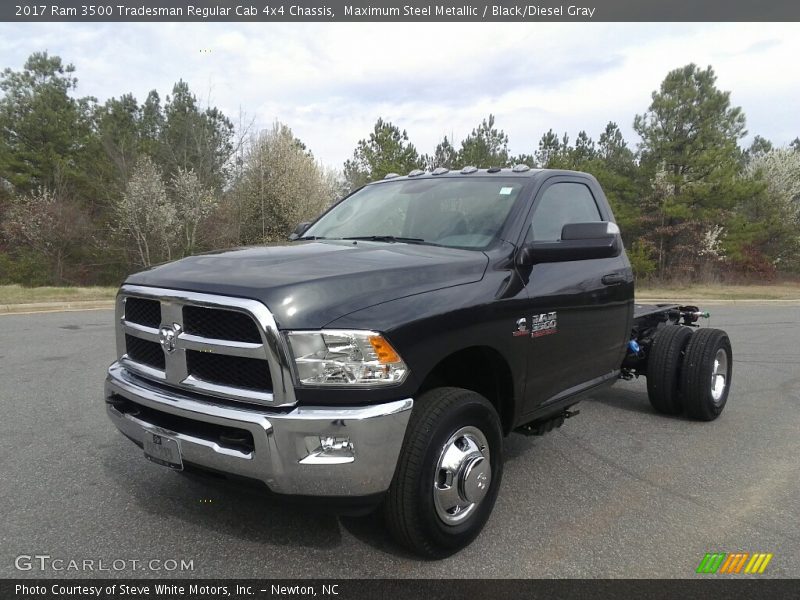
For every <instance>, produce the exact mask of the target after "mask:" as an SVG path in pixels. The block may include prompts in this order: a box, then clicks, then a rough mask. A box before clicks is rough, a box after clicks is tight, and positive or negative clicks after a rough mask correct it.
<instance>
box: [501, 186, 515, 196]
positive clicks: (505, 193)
mask: <svg viewBox="0 0 800 600" xmlns="http://www.w3.org/2000/svg"><path fill="white" fill-rule="evenodd" d="M513 189H514V188H511V187H503V188H500V195H501V196H510V195H511V192H512V191H513Z"/></svg>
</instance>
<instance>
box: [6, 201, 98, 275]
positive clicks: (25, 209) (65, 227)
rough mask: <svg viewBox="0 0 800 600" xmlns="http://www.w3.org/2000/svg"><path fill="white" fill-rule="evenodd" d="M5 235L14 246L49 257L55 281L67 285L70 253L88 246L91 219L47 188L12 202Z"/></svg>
mask: <svg viewBox="0 0 800 600" xmlns="http://www.w3.org/2000/svg"><path fill="white" fill-rule="evenodd" d="M2 229H3V234H4V235H5V237H6V238H7V239H8V240H9V241H10V242H11V243H12V244H18V245H20V246H25V247H28V248H30V249H31V250H33V251H34V252H36V253H38V254H40V255H42V256H44V257H46V259H47V260H48V261H49V262H50V263H51V265H52V268H53V275H54V279H55V281H56V282H58V283H62V282H64V279H65V278H64V265H65V260H66V258H67V256H68V255H69V254H70V252H71V251H72V250H73V249H75V248H78V247H79V246H80V245H81V244H85V243H86V237H87V236H88V235H89V229H90V228H89V219H88V217H87V215H86V213H85V211H83V210H82V209H81V207H80V206H79V205H78V204H77V203H75V202H72V201H71V200H69V199H68V198H66V197H60V196H59V195H58V194H57V193H56V192H54V191H52V190H50V189H49V188H46V187H41V188H39V189H37V190H36V191H34V192H32V193H30V194H26V195H24V196H21V197H17V198H12V200H11V203H10V208H9V209H8V211H7V214H6V219H5V223H4V224H3V227H2Z"/></svg>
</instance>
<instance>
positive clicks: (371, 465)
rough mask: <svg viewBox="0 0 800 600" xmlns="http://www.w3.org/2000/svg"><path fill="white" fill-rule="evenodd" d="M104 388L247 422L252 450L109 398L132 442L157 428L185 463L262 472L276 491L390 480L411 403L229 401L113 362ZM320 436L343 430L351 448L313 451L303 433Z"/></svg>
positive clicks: (233, 423)
mask: <svg viewBox="0 0 800 600" xmlns="http://www.w3.org/2000/svg"><path fill="white" fill-rule="evenodd" d="M105 396H106V401H107V402H108V401H109V400H112V401H113V399H114V398H115V397H116V398H122V399H124V400H128V401H130V402H133V403H135V404H138V405H140V406H143V407H146V408H147V409H151V410H153V411H157V412H158V413H166V414H167V415H172V417H179V418H182V419H187V420H189V422H200V423H206V424H211V425H213V426H218V427H225V428H233V429H239V430H246V431H248V432H250V434H252V437H253V448H252V450H248V449H243V448H241V447H238V448H237V447H236V446H232V447H229V446H226V445H224V444H223V443H220V440H219V439H217V438H214V437H213V436H211V435H209V436H207V437H199V436H198V435H197V434H190V433H187V432H185V431H184V432H180V431H173V430H171V429H168V428H164V427H161V426H159V425H158V424H157V423H152V422H149V421H148V420H147V417H146V416H142V411H138V412H137V411H120V410H118V408H117V407H115V405H114V403H113V402H108V403H107V405H106V406H107V411H108V415H109V417H110V418H111V420H112V421H113V423H114V425H116V427H117V429H119V430H120V431H121V432H122V433H123V434H125V435H126V436H127V437H129V438H130V439H132V440H133V441H135V442H136V443H137V444H140V445H141V444H142V443H143V440H144V435H145V433H146V432H147V431H152V432H156V433H162V434H163V435H167V436H170V437H173V438H175V439H177V440H178V443H179V445H180V449H181V455H182V457H183V460H184V462H185V463H189V464H192V465H196V466H200V467H205V468H208V469H212V470H215V471H219V472H222V473H229V474H232V475H238V476H242V477H248V478H251V479H256V480H260V481H262V482H263V483H265V484H266V485H267V486H268V487H269V488H270V490H272V491H273V492H275V493H279V494H298V495H304V496H334V497H335V496H339V497H358V496H367V495H370V494H376V493H380V492H384V491H386V490H387V489H388V488H389V484H390V483H391V481H392V477H393V475H394V470H395V466H396V464H397V459H398V456H399V454H400V448H401V446H402V444H403V437H404V436H405V432H406V426H407V425H408V419H409V417H410V416H411V407H412V406H413V404H414V401H413V400H411V399H410V398H409V399H405V400H397V401H395V402H388V403H385V404H378V405H373V406H359V407H305V406H304V407H297V408H295V409H293V410H291V412H271V411H269V410H267V409H265V408H263V407H255V406H252V405H248V406H245V405H243V406H241V407H238V406H237V407H234V406H232V405H231V404H230V403H228V404H222V403H218V402H215V401H214V400H213V399H208V400H206V399H202V400H200V399H197V397H193V396H190V395H187V394H184V393H182V392H180V391H178V390H175V389H170V388H167V387H165V386H161V385H157V384H152V383H149V382H148V381H146V380H144V379H142V378H140V377H138V376H136V375H134V374H132V373H130V372H129V371H127V370H126V369H125V368H124V367H122V366H121V365H120V364H119V363H114V364H113V365H111V367H109V370H108V377H107V378H106V384H105ZM167 418H170V417H167ZM153 420H155V419H153ZM183 422H187V421H183ZM176 429H178V427H176ZM195 429H197V428H195ZM199 429H200V430H203V428H202V427H200V428H199ZM320 436H332V437H336V438H349V441H350V443H351V444H352V445H353V451H352V456H351V457H329V456H318V455H316V454H315V453H314V452H313V448H312V446H313V444H310V443H309V440H315V439H319V437H320Z"/></svg>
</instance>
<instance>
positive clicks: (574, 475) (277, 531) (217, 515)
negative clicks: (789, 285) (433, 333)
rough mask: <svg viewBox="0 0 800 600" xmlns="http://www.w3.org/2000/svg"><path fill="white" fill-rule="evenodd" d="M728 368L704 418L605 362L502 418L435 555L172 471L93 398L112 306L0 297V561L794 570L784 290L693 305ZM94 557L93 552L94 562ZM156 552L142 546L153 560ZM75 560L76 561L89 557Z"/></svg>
mask: <svg viewBox="0 0 800 600" xmlns="http://www.w3.org/2000/svg"><path fill="white" fill-rule="evenodd" d="M711 310H712V313H713V317H712V321H711V324H712V326H716V327H721V328H724V329H727V330H728V332H729V333H730V334H731V338H732V341H733V350H734V387H733V390H732V393H731V396H730V399H729V401H728V407H727V408H726V410H725V412H724V414H723V415H722V417H721V418H720V419H718V420H717V421H715V422H713V423H696V422H692V421H688V420H686V419H683V418H670V417H663V416H659V415H657V414H655V413H654V412H653V411H652V410H651V408H650V405H649V403H648V401H647V397H646V389H645V384H644V381H643V380H642V381H634V382H621V383H619V384H618V385H617V386H615V387H614V388H613V389H611V390H610V391H608V392H605V393H603V394H602V395H600V396H598V397H597V398H596V399H595V400H594V401H590V402H585V403H583V404H582V405H581V406H580V409H581V414H580V416H578V417H577V418H575V419H571V420H570V421H568V422H567V423H566V424H565V426H564V427H563V428H561V429H560V430H558V431H556V432H554V433H551V434H549V435H547V436H545V437H542V438H525V437H522V436H519V435H512V436H511V437H510V438H508V440H507V443H506V454H507V459H506V460H507V462H506V472H505V477H504V480H503V487H502V489H501V492H500V498H499V500H498V502H497V505H496V507H495V511H494V514H493V516H492V518H491V520H490V521H489V524H488V525H487V527H486V529H485V530H484V532H483V534H482V535H481V536H480V537H479V538H478V539H477V541H476V542H475V543H474V544H473V545H472V546H470V547H469V548H467V549H466V550H464V551H463V552H461V553H460V554H458V555H456V556H455V557H452V558H450V559H447V560H443V561H438V562H421V561H418V560H417V559H415V558H414V557H412V556H409V555H407V554H406V553H404V552H403V551H402V550H400V549H398V548H397V547H396V546H395V545H394V544H393V543H392V542H391V540H390V539H389V538H388V536H387V535H386V534H385V533H384V531H383V529H382V527H381V523H380V520H379V519H377V518H375V517H367V518H337V517H334V516H330V515H324V514H313V513H310V512H308V511H306V510H302V509H299V508H297V507H291V506H285V505H280V504H278V505H276V504H275V503H273V502H269V501H266V500H265V499H264V498H263V497H262V496H260V495H258V494H256V493H252V492H243V491H241V490H238V489H237V490H233V489H230V488H226V487H222V486H220V485H217V484H214V483H207V482H198V481H194V480H189V479H187V478H186V477H183V476H181V475H179V474H176V473H172V472H169V471H167V470H166V469H163V468H161V467H158V466H155V465H152V464H150V463H148V462H147V461H145V460H144V458H143V457H142V456H141V451H140V450H139V449H138V448H136V447H135V446H134V445H133V444H131V443H130V442H128V441H127V440H125V439H124V438H123V437H122V436H121V435H120V434H119V433H117V432H116V430H114V428H113V427H112V426H111V424H110V423H109V422H108V421H107V419H106V416H105V408H104V405H103V400H102V381H103V377H104V372H105V368H106V366H107V365H108V363H110V362H111V361H112V359H113V354H114V340H113V330H112V324H111V322H112V313H111V311H106V310H102V311H86V312H72V313H51V314H33V315H7V316H0V407H2V413H1V417H0V473H2V475H0V503H2V504H1V505H2V517H1V518H0V523H1V525H0V547H1V548H2V550H1V551H0V577H16V576H42V575H44V576H85V575H87V574H86V573H81V572H75V571H61V572H57V571H52V570H51V571H47V572H45V573H40V572H38V571H28V572H24V573H21V572H19V571H17V570H16V569H15V567H14V563H15V558H16V557H17V556H19V555H35V554H40V555H41V554H45V555H50V556H51V557H53V558H60V559H65V560H71V559H74V560H78V561H83V560H84V559H89V560H95V561H100V560H102V561H103V562H104V564H105V565H106V566H111V565H112V561H114V560H116V561H118V562H117V563H115V564H116V566H120V565H122V564H123V563H120V562H119V561H125V562H124V564H125V566H124V568H123V569H122V570H120V571H118V572H116V571H113V570H112V571H105V572H102V573H99V574H100V575H103V576H113V575H115V574H118V575H121V576H163V575H169V574H170V573H166V572H164V571H158V572H157V571H154V570H150V569H144V570H133V565H134V564H135V563H134V562H133V561H141V563H139V565H144V564H146V563H147V561H149V560H151V559H157V560H167V559H176V560H178V561H180V560H181V559H184V560H191V561H193V565H194V570H193V571H191V572H184V573H178V572H176V573H174V574H175V575H176V576H192V577H206V578H210V577H270V578H274V577H303V576H305V577H504V578H505V577H688V576H691V575H692V574H693V573H694V570H695V569H696V567H697V565H698V563H699V562H700V560H701V559H702V557H703V555H704V554H705V553H706V552H711V551H720V552H733V551H746V552H772V553H774V555H775V557H774V558H773V560H772V562H771V563H770V565H769V567H768V569H767V575H772V576H783V577H798V576H800V440H799V439H798V438H800V350H798V345H797V341H798V339H800V307H798V306H778V305H744V306H740V305H737V306H724V307H711ZM95 564H96V565H97V564H99V563H97V562H96V563H95ZM156 564H158V563H156ZM89 575H91V574H89Z"/></svg>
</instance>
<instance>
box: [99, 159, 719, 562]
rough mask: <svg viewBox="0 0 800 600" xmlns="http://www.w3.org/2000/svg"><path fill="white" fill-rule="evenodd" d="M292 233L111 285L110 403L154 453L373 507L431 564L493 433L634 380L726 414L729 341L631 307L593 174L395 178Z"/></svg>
mask: <svg viewBox="0 0 800 600" xmlns="http://www.w3.org/2000/svg"><path fill="white" fill-rule="evenodd" d="M293 238H295V240H294V242H293V243H291V244H290V245H287V246H280V247H256V248H245V249H238V250H232V251H227V252H221V253H216V254H206V255H201V256H193V257H189V258H185V259H183V260H179V261H177V262H173V263H169V264H165V265H162V266H158V267H156V268H153V269H150V270H148V271H144V272H142V273H138V274H136V275H133V276H131V277H130V278H128V280H127V281H126V282H125V284H124V285H123V286H122V288H121V290H120V292H119V295H118V299H117V313H116V325H117V353H118V357H119V358H118V361H117V362H115V363H114V364H113V365H112V366H111V367H110V368H109V371H108V378H107V381H106V392H105V396H106V402H107V409H108V414H109V416H110V417H111V420H112V421H113V422H114V424H115V425H116V426H117V427H118V428H119V430H120V431H121V432H122V433H124V434H125V435H126V436H127V437H129V438H130V439H131V440H133V441H134V442H135V443H136V444H138V445H139V446H141V447H143V448H144V452H145V455H146V456H147V458H149V459H150V460H152V461H154V462H156V463H159V464H162V465H164V466H168V467H171V468H173V469H184V468H186V469H192V470H205V471H212V472H216V473H217V474H223V475H226V476H229V477H239V478H247V479H250V480H255V481H256V482H261V483H262V484H264V485H266V486H267V487H268V488H269V489H270V490H271V491H272V492H275V493H277V494H285V495H290V496H316V497H321V498H324V499H326V501H327V500H330V499H337V500H342V499H347V500H351V501H353V500H358V501H361V503H362V508H363V506H366V505H369V504H371V505H372V506H373V507H374V506H377V505H378V504H382V508H383V510H384V512H385V515H386V520H387V524H388V527H389V528H390V530H391V531H392V533H393V534H394V536H395V537H396V538H397V539H398V540H399V541H400V542H401V543H402V544H404V545H405V546H407V547H409V548H411V549H412V550H414V551H415V552H417V553H420V554H422V555H426V556H431V557H441V556H446V555H448V554H451V553H453V552H455V551H457V550H458V549H460V548H462V547H464V546H465V545H467V544H468V543H469V542H470V541H472V540H473V539H474V538H475V536H476V535H477V534H478V533H479V532H480V530H481V528H482V527H483V525H484V523H485V522H486V520H487V519H488V517H489V514H490V512H491V510H492V507H493V505H494V502H495V498H496V497H497V494H498V491H499V488H500V479H501V475H502V472H503V452H502V448H503V437H504V436H505V435H507V434H509V433H511V432H513V431H517V432H522V433H525V434H529V435H531V434H540V433H544V432H545V431H549V430H551V429H552V428H553V427H554V426H560V425H561V424H562V423H563V422H564V419H565V418H567V417H570V416H572V415H573V414H575V413H574V412H572V411H570V410H569V409H570V407H572V406H573V405H574V404H576V403H577V402H578V401H579V400H580V399H581V398H583V397H585V396H586V395H587V394H589V393H592V392H595V391H597V390H598V389H600V388H602V387H604V386H606V385H610V384H612V383H613V382H614V381H616V380H617V379H618V378H620V377H622V378H631V377H633V376H634V375H640V374H643V375H646V376H647V387H648V394H649V398H650V401H651V403H652V404H653V406H654V407H655V409H656V410H658V411H659V412H662V413H668V414H677V413H680V412H682V411H683V412H686V413H688V415H689V416H691V417H694V418H697V419H702V420H711V419H714V418H716V417H717V416H718V415H719V414H720V413H721V412H722V409H723V407H724V406H725V402H726V400H727V398H728V392H729V390H730V384H731V367H732V354H731V345H730V341H729V339H728V336H727V335H726V334H725V333H724V332H723V331H720V330H717V329H709V328H703V329H696V328H695V327H696V326H695V325H694V323H695V321H697V320H698V319H699V317H701V316H703V315H702V314H701V313H700V312H699V311H698V309H697V308H696V307H689V306H680V305H660V306H638V305H637V306H635V305H634V299H633V276H632V272H631V268H630V263H629V262H628V259H627V257H626V255H625V250H624V248H623V246H622V242H621V239H620V235H619V230H618V228H617V226H616V225H615V223H614V217H613V215H612V214H611V210H610V207H609V204H608V201H607V200H606V197H605V195H604V194H603V191H602V189H601V188H600V186H599V184H598V183H597V181H596V180H595V179H594V178H593V177H592V176H590V175H587V174H584V173H577V172H570V171H552V170H530V169H528V168H527V167H524V166H519V167H515V168H514V169H502V170H501V169H489V170H485V171H484V170H478V169H475V168H473V167H466V168H464V169H462V170H461V171H460V172H449V171H447V169H437V170H435V171H433V172H432V173H423V172H421V171H415V172H412V173H410V174H409V175H408V176H407V177H399V176H395V175H390V176H387V178H386V179H385V180H383V181H380V182H376V183H373V184H369V185H367V186H365V187H363V188H361V189H360V190H357V191H356V192H354V193H353V194H351V195H349V196H348V197H346V198H345V199H343V200H342V201H340V202H339V203H337V204H336V205H334V206H333V207H332V208H331V209H330V210H328V211H327V212H326V213H325V214H323V215H322V216H321V217H319V218H318V219H317V221H316V222H314V223H313V224H311V225H310V226H308V224H301V225H300V226H299V227H298V231H297V232H296V233H295V234H294V235H293Z"/></svg>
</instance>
